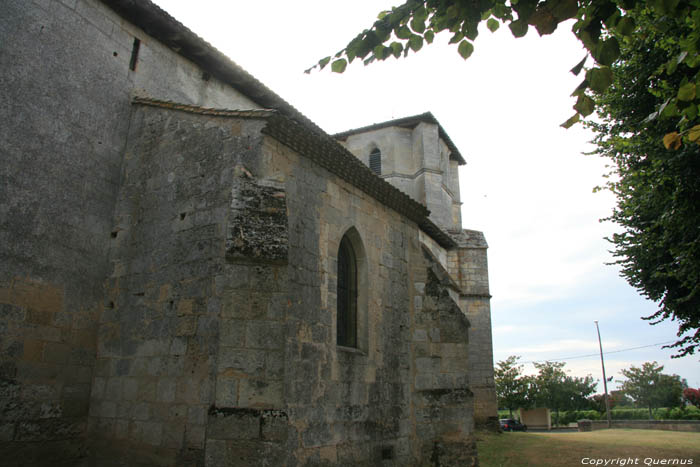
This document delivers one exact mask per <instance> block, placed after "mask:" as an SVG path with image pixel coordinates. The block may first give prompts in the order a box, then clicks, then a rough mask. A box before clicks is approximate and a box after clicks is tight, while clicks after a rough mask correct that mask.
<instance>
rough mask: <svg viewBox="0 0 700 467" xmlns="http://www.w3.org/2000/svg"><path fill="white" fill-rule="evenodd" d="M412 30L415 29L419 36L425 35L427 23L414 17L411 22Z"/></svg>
mask: <svg viewBox="0 0 700 467" xmlns="http://www.w3.org/2000/svg"><path fill="white" fill-rule="evenodd" d="M411 29H413V30H414V31H415V32H417V33H418V34H423V31H425V21H423V20H422V19H420V18H416V17H415V16H414V17H413V19H412V20H411Z"/></svg>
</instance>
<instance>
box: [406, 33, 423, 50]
mask: <svg viewBox="0 0 700 467" xmlns="http://www.w3.org/2000/svg"><path fill="white" fill-rule="evenodd" d="M408 46H409V47H410V48H411V50H413V51H414V52H418V51H419V50H420V49H421V48H422V47H423V38H422V37H421V36H419V35H417V34H413V35H412V36H411V38H410V39H409V40H408Z"/></svg>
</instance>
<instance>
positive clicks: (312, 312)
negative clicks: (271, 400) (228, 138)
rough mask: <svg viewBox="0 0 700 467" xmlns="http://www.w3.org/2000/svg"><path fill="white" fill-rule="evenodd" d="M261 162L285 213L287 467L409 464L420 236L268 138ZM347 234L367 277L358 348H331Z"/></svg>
mask: <svg viewBox="0 0 700 467" xmlns="http://www.w3.org/2000/svg"><path fill="white" fill-rule="evenodd" d="M265 157H266V160H269V161H270V162H269V165H268V167H269V169H268V173H267V178H268V179H271V180H275V181H281V182H283V184H284V187H285V191H286V193H287V200H288V212H289V246H290V249H289V269H288V277H289V284H290V285H289V290H290V298H289V301H290V304H289V308H288V310H287V322H286V329H287V340H286V358H287V361H286V373H285V375H286V376H285V397H286V405H287V413H288V415H289V423H290V427H289V430H290V431H289V436H290V438H289V444H288V449H289V455H290V459H289V461H290V462H292V463H299V464H321V465H377V463H380V462H382V461H384V462H389V464H388V465H399V464H411V463H412V462H414V458H413V455H412V452H411V450H410V446H411V442H410V439H411V435H412V428H411V422H410V380H409V374H410V370H409V368H410V367H409V363H408V362H407V361H406V355H407V354H408V352H409V347H408V342H409V339H408V336H409V321H410V318H409V311H410V300H411V299H410V297H411V296H412V294H411V293H410V292H409V290H408V287H409V282H408V255H409V253H410V251H411V248H412V247H416V246H417V244H416V243H415V241H414V242H411V239H415V238H417V235H418V233H417V232H418V230H417V228H416V226H415V225H412V224H411V223H409V222H407V221H406V220H405V219H402V218H401V216H399V215H398V214H397V213H395V212H394V211H391V210H390V209H388V208H386V207H385V206H383V205H382V204H380V203H378V202H377V201H376V200H374V199H372V198H370V197H369V196H367V195H366V194H365V193H363V192H361V191H360V190H358V189H356V188H354V187H352V186H350V185H349V184H347V183H346V182H344V181H342V180H340V179H338V178H337V177H334V176H330V174H328V172H326V171H325V170H322V169H320V168H319V167H318V166H315V165H314V164H313V163H311V162H310V161H308V160H307V159H306V158H304V157H302V156H300V155H298V154H297V153H295V152H293V151H291V150H290V149H288V148H287V147H285V146H284V145H281V144H279V143H277V142H276V141H275V140H272V139H267V140H266V145H265ZM348 231H350V232H351V233H352V234H353V235H354V237H355V239H354V240H355V242H361V248H358V245H357V243H355V242H354V243H355V244H354V245H353V247H354V249H355V252H356V254H357V255H358V256H359V257H358V262H361V263H363V264H364V266H362V265H361V266H360V271H361V273H362V271H363V267H364V274H366V279H365V280H364V283H365V284H366V288H364V290H363V289H362V288H361V290H360V297H358V303H359V304H363V303H364V305H365V308H364V309H363V308H362V307H361V306H358V321H359V324H358V334H359V335H358V344H359V345H358V347H359V348H358V349H347V348H342V347H338V346H337V345H336V329H335V323H336V319H335V313H336V280H337V277H336V274H337V259H336V258H337V252H338V247H339V245H340V240H341V239H342V237H343V235H345V234H346V233H348ZM359 282H360V284H362V283H363V280H362V278H360V279H359ZM363 295H364V296H363ZM362 323H366V324H362Z"/></svg>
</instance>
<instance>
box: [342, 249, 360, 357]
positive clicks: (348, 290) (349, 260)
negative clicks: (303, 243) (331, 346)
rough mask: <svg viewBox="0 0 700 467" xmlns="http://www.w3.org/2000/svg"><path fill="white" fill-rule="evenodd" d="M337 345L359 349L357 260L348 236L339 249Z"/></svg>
mask: <svg viewBox="0 0 700 467" xmlns="http://www.w3.org/2000/svg"><path fill="white" fill-rule="evenodd" d="M337 313H338V315H337V316H338V318H337V328H338V329H337V343H338V345H342V346H344V347H357V258H356V256H355V251H354V249H353V247H352V244H351V243H350V239H348V236H347V235H345V236H343V239H342V240H341V241H340V247H339V248H338V306H337Z"/></svg>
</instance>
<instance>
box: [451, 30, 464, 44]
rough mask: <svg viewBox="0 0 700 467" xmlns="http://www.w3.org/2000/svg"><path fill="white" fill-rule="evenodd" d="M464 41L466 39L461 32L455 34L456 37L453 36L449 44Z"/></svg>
mask: <svg viewBox="0 0 700 467" xmlns="http://www.w3.org/2000/svg"><path fill="white" fill-rule="evenodd" d="M462 39H464V34H462V33H461V32H458V33H455V35H454V36H452V38H450V42H448V44H456V43H457V42H459V41H461V40H462Z"/></svg>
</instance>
